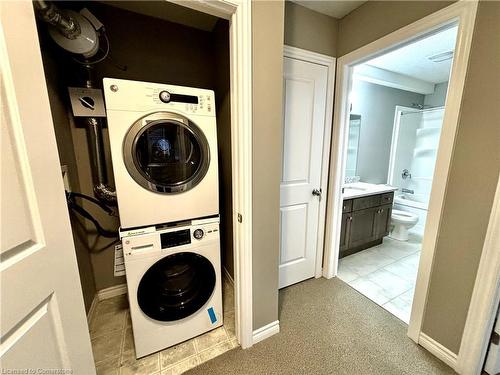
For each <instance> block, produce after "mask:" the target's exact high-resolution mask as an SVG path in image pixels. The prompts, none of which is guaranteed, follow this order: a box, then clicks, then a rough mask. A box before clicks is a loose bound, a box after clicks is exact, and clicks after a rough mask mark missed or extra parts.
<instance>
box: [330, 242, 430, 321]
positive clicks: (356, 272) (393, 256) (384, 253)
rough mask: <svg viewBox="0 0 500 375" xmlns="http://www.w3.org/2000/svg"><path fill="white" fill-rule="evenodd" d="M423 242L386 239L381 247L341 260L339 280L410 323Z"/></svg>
mask: <svg viewBox="0 0 500 375" xmlns="http://www.w3.org/2000/svg"><path fill="white" fill-rule="evenodd" d="M420 249H421V239H420V238H419V237H418V236H416V235H410V239H409V241H408V242H404V241H398V240H394V239H392V238H389V237H385V238H384V242H383V243H382V244H381V245H378V246H374V247H372V248H369V249H366V250H363V251H360V252H359V253H356V254H353V255H349V256H347V257H345V258H342V259H340V261H339V269H338V277H339V278H340V279H341V280H342V281H344V282H346V283H347V284H349V285H350V286H352V287H353V288H354V289H356V290H357V291H358V292H360V293H361V294H363V295H365V296H366V297H368V298H369V299H371V300H372V301H373V302H375V303H376V304H378V305H380V306H382V307H383V308H384V309H386V310H387V311H389V312H390V313H391V314H393V315H395V316H397V317H398V318H399V319H401V320H402V321H404V322H405V323H408V322H409V321H410V313H411V304H412V301H413V293H414V291H415V282H416V279H417V270H418V262H419V259H420Z"/></svg>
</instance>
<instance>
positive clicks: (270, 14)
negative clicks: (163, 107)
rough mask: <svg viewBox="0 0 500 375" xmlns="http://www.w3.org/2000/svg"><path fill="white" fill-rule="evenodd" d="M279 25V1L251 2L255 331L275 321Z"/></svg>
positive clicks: (280, 85) (280, 67) (280, 73)
mask: <svg viewBox="0 0 500 375" xmlns="http://www.w3.org/2000/svg"><path fill="white" fill-rule="evenodd" d="M283 27H284V4H283V2H282V1H269V2H264V1H254V2H252V36H253V39H252V44H253V56H252V58H253V156H252V162H253V173H252V175H253V193H252V198H253V221H252V225H253V235H252V241H253V250H252V251H253V253H252V261H253V275H252V277H253V329H254V330H255V329H257V328H260V327H262V326H265V325H266V324H269V323H271V322H273V321H275V320H277V319H278V254H279V233H280V231H279V210H280V206H279V202H280V179H281V149H282V146H281V143H282V118H281V116H282V101H283V99H282V95H283V94H282V90H283ZM243 220H245V218H243Z"/></svg>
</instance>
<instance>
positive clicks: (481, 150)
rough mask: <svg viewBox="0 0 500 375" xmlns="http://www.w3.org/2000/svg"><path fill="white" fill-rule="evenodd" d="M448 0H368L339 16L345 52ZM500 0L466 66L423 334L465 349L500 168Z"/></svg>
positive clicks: (480, 22) (486, 5)
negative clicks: (464, 336) (465, 331)
mask: <svg viewBox="0 0 500 375" xmlns="http://www.w3.org/2000/svg"><path fill="white" fill-rule="evenodd" d="M446 4H447V3H443V2H430V1H425V2H424V1H422V2H409V1H403V2H372V1H369V2H367V3H365V4H364V5H362V6H361V7H360V8H358V9H356V10H355V11H353V12H352V13H350V14H349V15H348V16H346V17H345V18H343V19H342V20H340V36H339V55H340V56H341V55H343V54H346V53H348V52H350V51H353V50H355V49H356V48H359V47H361V46H363V45H365V44H367V43H369V42H371V41H373V40H376V39H378V38H380V37H382V36H384V35H386V34H388V33H390V32H392V31H394V30H396V29H398V28H400V27H403V26H405V25H407V24H409V23H411V22H413V21H415V20H417V19H420V18H423V17H424V16H426V15H428V14H430V13H433V12H434V11H436V10H438V9H440V8H442V7H444V6H445V5H446ZM499 7H500V3H497V2H489V1H484V2H481V3H480V6H479V14H478V18H477V23H476V29H475V32H474V37H473V46H472V51H471V60H470V65H469V69H468V71H467V81H466V86H465V92H464V98H463V101H462V109H461V113H460V123H459V129H458V134H457V140H456V144H455V150H454V154H453V158H452V165H451V171H450V179H449V182H448V188H447V192H446V197H445V205H444V211H443V216H442V223H441V227H440V230H439V234H438V243H437V249H436V258H435V263H434V265H433V269H432V273H431V284H430V291H429V299H428V303H427V306H426V310H425V315H424V326H423V332H424V333H426V334H427V335H429V336H430V337H431V338H433V339H434V340H436V341H437V342H439V343H441V344H442V345H444V346H445V347H447V348H448V349H450V350H451V351H453V352H455V353H456V352H457V351H458V348H459V346H460V341H461V336H462V332H463V327H464V322H465V317H466V314H467V311H468V305H469V301H470V296H471V291H472V288H473V284H474V279H475V276H476V272H477V266H478V261H479V257H480V255H481V250H482V245H483V242H484V235H485V231H486V228H487V222H488V217H489V214H490V209H491V204H492V199H493V194H494V189H495V186H496V182H497V179H498V172H499V167H500V161H499V152H498V150H499V149H500V144H499V142H500V132H499V129H500V127H499V126H498V124H499V123H500V117H499V112H498V103H499V102H500V97H499V96H500V93H499V89H498V88H499V87H500V82H499V75H498V62H499V61H500V55H499V53H500V51H499V48H500V44H499V43H498V35H499V33H500V30H499V24H500V14H499Z"/></svg>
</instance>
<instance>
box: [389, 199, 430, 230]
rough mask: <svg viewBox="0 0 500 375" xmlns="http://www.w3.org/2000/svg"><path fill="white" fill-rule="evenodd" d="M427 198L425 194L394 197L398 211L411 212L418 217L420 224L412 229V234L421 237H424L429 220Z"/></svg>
mask: <svg viewBox="0 0 500 375" xmlns="http://www.w3.org/2000/svg"><path fill="white" fill-rule="evenodd" d="M426 198H427V197H426V196H424V194H399V195H396V196H395V197H394V208H395V209H396V210H401V211H406V212H411V213H412V214H415V215H417V216H418V223H417V225H415V226H414V227H413V228H412V229H410V232H411V233H414V234H416V235H418V236H421V237H422V236H423V235H424V230H425V221H426V219H427V208H428V202H427V200H426Z"/></svg>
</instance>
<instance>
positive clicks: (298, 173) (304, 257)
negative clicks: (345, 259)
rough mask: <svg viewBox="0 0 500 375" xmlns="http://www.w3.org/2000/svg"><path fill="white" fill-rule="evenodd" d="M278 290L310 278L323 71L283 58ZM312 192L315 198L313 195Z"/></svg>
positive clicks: (324, 82)
mask: <svg viewBox="0 0 500 375" xmlns="http://www.w3.org/2000/svg"><path fill="white" fill-rule="evenodd" d="M283 72H284V90H283V91H284V130H283V166H282V171H281V190H280V194H281V199H280V212H281V215H280V230H281V243H280V247H281V249H280V261H279V286H280V288H283V287H285V286H288V285H291V284H294V283H297V282H299V281H302V280H305V279H308V278H311V277H314V275H315V270H316V259H317V257H316V255H317V251H321V249H318V248H317V238H318V229H319V225H320V223H319V218H320V199H321V196H320V195H314V194H318V192H319V194H321V190H320V189H321V174H322V159H323V140H324V139H323V138H324V133H325V116H326V98H327V85H328V67H326V66H324V65H319V64H315V63H310V62H305V61H302V60H298V59H292V58H288V57H285V58H284V69H283ZM316 190H317V191H318V192H316Z"/></svg>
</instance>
